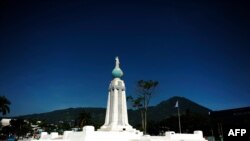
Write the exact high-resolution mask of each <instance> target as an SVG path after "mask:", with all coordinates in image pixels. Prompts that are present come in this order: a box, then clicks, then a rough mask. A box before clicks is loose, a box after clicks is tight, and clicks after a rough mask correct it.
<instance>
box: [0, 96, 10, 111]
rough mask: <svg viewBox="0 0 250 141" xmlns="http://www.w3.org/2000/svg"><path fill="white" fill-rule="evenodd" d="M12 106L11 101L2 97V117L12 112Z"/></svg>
mask: <svg viewBox="0 0 250 141" xmlns="http://www.w3.org/2000/svg"><path fill="white" fill-rule="evenodd" d="M10 104H11V103H10V101H9V100H8V99H7V98H6V97H5V96H0V113H2V115H6V114H7V113H9V112H10V108H9V105H10Z"/></svg>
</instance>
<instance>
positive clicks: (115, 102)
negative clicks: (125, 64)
mask: <svg viewBox="0 0 250 141" xmlns="http://www.w3.org/2000/svg"><path fill="white" fill-rule="evenodd" d="M115 60H116V65H115V68H114V69H113V71H112V75H113V77H114V79H113V80H112V81H111V83H110V85H109V94H108V103H107V110H106V117H105V123H104V125H103V126H102V127H101V128H100V129H99V131H132V130H133V128H132V126H130V125H129V123H128V114H127V102H126V91H125V84H124V81H123V80H121V77H122V76H123V72H122V70H121V69H120V67H119V63H120V62H119V58H118V57H116V59H115Z"/></svg>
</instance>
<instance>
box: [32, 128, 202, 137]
mask: <svg viewBox="0 0 250 141" xmlns="http://www.w3.org/2000/svg"><path fill="white" fill-rule="evenodd" d="M39 140H40V141H53V140H56V141H207V140H206V139H204V138H203V133H202V131H194V133H193V134H179V133H175V132H172V131H170V132H166V133H165V135H164V136H150V135H143V134H142V132H140V131H138V130H135V129H134V130H130V131H100V130H98V131H95V129H94V127H93V126H85V127H83V130H82V131H80V132H73V131H65V132H64V134H63V135H62V136H60V135H58V133H55V132H54V133H51V134H47V133H46V132H42V134H41V138H40V139H39ZM32 141H37V140H32Z"/></svg>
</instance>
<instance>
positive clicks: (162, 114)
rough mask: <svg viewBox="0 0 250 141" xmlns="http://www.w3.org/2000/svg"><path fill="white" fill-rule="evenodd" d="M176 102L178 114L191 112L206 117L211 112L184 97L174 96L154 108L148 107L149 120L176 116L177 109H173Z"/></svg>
mask: <svg viewBox="0 0 250 141" xmlns="http://www.w3.org/2000/svg"><path fill="white" fill-rule="evenodd" d="M177 101H178V106H179V110H180V114H186V113H187V112H192V113H198V114H202V115H208V112H210V111H212V110H210V109H208V108H206V107H204V106H201V105H199V104H197V103H195V102H193V101H191V100H189V99H187V98H185V97H178V96H175V97H172V98H170V99H168V100H165V101H162V102H161V103H159V104H158V105H156V106H153V107H150V108H149V112H148V116H149V120H154V121H160V120H163V119H165V118H168V117H170V116H176V115H177V114H178V111H177V108H176V107H175V104H176V102H177Z"/></svg>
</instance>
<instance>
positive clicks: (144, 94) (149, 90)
mask: <svg viewBox="0 0 250 141" xmlns="http://www.w3.org/2000/svg"><path fill="white" fill-rule="evenodd" d="M158 84H159V82H158V81H153V80H148V81H145V80H139V81H138V82H137V90H138V96H137V98H135V99H134V98H133V97H132V96H129V97H128V99H129V100H131V101H132V103H133V107H136V108H137V109H138V110H139V111H140V113H141V120H142V129H143V132H144V134H146V133H147V112H148V106H149V102H150V99H151V97H152V95H153V93H154V91H155V88H156V87H157V86H158Z"/></svg>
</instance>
